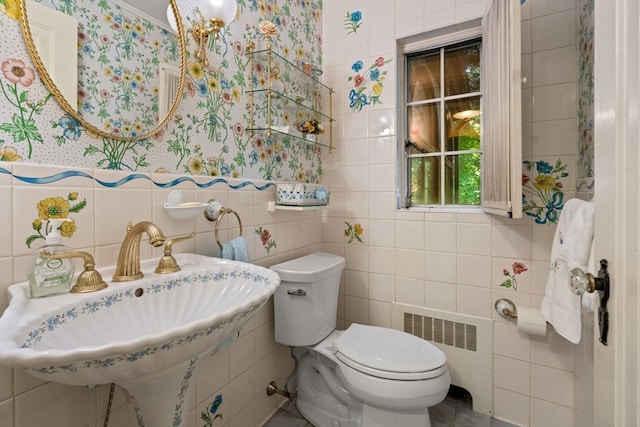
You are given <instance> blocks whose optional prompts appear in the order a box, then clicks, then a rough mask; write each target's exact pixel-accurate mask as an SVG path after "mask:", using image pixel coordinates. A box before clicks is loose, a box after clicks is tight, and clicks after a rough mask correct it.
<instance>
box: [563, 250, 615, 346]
mask: <svg viewBox="0 0 640 427" xmlns="http://www.w3.org/2000/svg"><path fill="white" fill-rule="evenodd" d="M608 267H609V261H607V260H606V259H601V260H600V270H598V277H594V276H593V274H591V273H585V272H584V271H582V270H581V269H579V268H574V269H572V270H571V277H570V279H569V288H570V289H571V292H573V293H574V294H576V295H583V294H584V293H585V292H589V293H593V292H595V291H598V294H600V306H599V307H598V324H599V326H600V342H601V343H602V344H604V345H607V334H608V333H609V312H608V311H607V302H608V301H609V292H610V280H609V271H607V268H608Z"/></svg>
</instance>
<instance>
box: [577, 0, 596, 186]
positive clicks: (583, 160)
mask: <svg viewBox="0 0 640 427" xmlns="http://www.w3.org/2000/svg"><path fill="white" fill-rule="evenodd" d="M577 7H578V177H577V178H578V182H577V188H578V190H583V191H584V190H585V187H586V189H587V190H588V191H590V192H593V179H594V171H593V159H594V146H593V118H594V108H593V101H594V94H593V93H594V92H593V68H594V56H593V37H594V15H593V12H594V0H579V1H578V5H577Z"/></svg>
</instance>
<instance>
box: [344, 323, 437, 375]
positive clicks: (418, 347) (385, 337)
mask: <svg viewBox="0 0 640 427" xmlns="http://www.w3.org/2000/svg"><path fill="white" fill-rule="evenodd" d="M332 351H333V353H334V355H335V357H336V358H337V359H338V360H340V361H341V362H342V363H344V364H345V365H347V366H349V367H351V368H353V369H355V370H357V371H360V372H363V373H365V374H368V375H372V376H375V377H378V378H385V379H390V380H399V381H416V380H428V379H431V378H435V377H438V376H440V375H442V374H444V373H445V372H446V371H447V367H446V355H445V354H444V352H442V351H441V350H440V349H439V348H437V347H436V346H434V345H433V344H431V343H429V342H428V341H425V340H422V339H420V338H418V337H416V336H413V335H410V334H407V333H405V332H401V331H397V330H394V329H388V328H381V327H377V326H368V325H367V326H365V325H360V324H357V323H354V324H352V325H351V326H350V327H349V328H348V329H347V330H345V331H344V332H343V333H342V334H341V335H340V337H338V338H337V339H336V340H335V341H334V343H333V349H332Z"/></svg>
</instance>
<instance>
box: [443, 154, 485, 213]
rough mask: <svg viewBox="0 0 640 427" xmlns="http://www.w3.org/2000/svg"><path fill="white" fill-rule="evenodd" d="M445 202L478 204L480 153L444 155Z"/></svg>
mask: <svg viewBox="0 0 640 427" xmlns="http://www.w3.org/2000/svg"><path fill="white" fill-rule="evenodd" d="M444 163H445V203H446V204H454V205H479V204H480V153H473V154H462V155H459V156H446V157H445V162H444Z"/></svg>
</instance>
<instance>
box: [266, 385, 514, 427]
mask: <svg viewBox="0 0 640 427" xmlns="http://www.w3.org/2000/svg"><path fill="white" fill-rule="evenodd" d="M468 396H469V395H468V393H465V392H461V391H460V390H455V389H452V390H451V391H450V393H449V396H447V398H446V399H445V400H444V401H443V402H442V403H440V404H439V405H436V406H434V407H433V408H431V409H430V410H429V413H430V415H431V427H515V426H514V425H513V424H509V423H507V422H504V421H500V420H496V419H493V418H491V417H488V416H486V415H482V414H479V413H477V412H473V410H472V409H471V400H470V398H469V397H468ZM263 427H313V424H311V423H310V422H308V421H307V420H305V419H304V418H303V417H302V415H300V413H299V412H298V410H297V409H296V405H295V403H294V402H293V401H291V402H289V403H287V404H286V405H285V406H283V407H282V408H281V409H280V410H279V411H278V412H277V413H276V414H275V415H274V416H273V417H271V419H270V420H269V421H267V423H266V424H264V425H263Z"/></svg>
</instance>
